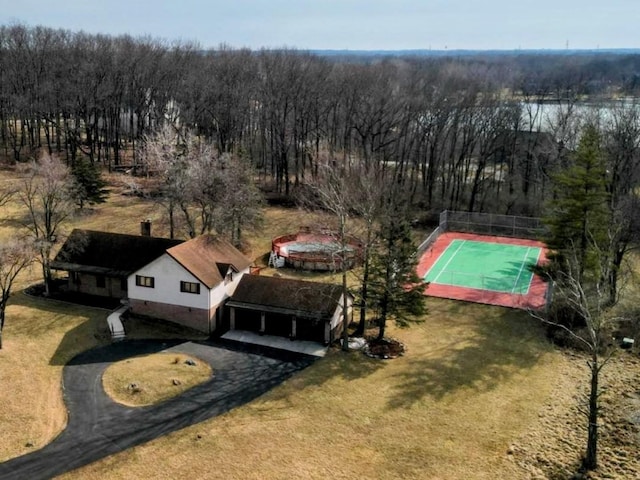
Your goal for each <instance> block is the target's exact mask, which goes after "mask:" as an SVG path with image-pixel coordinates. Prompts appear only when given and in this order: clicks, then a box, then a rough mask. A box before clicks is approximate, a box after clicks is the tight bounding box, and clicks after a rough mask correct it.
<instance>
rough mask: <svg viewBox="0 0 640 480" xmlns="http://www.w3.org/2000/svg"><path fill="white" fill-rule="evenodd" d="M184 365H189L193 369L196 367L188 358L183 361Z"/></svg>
mask: <svg viewBox="0 0 640 480" xmlns="http://www.w3.org/2000/svg"><path fill="white" fill-rule="evenodd" d="M184 363H185V365H189V366H190V367H195V366H196V362H195V361H194V360H191V359H190V358H187V359H186V360H185V361H184Z"/></svg>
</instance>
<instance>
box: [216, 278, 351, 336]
mask: <svg viewBox="0 0 640 480" xmlns="http://www.w3.org/2000/svg"><path fill="white" fill-rule="evenodd" d="M227 307H228V309H229V328H230V329H231V330H247V331H251V332H257V333H261V334H265V335H277V336H285V337H289V338H291V339H299V340H310V341H316V342H321V343H324V344H329V343H331V342H333V341H334V340H336V339H338V338H339V336H340V334H341V333H342V327H343V322H342V311H343V297H342V288H341V287H340V285H335V284H324V283H317V282H308V281H302V280H290V279H284V278H275V277H264V276H259V275H244V276H243V277H242V278H241V279H240V282H239V284H238V286H237V288H236V289H235V292H234V293H233V295H231V298H230V299H229V301H228V302H227ZM347 308H348V315H349V318H351V315H352V308H353V297H352V296H351V295H349V296H348V298H347Z"/></svg>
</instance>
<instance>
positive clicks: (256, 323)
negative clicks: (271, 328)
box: [235, 308, 260, 332]
mask: <svg viewBox="0 0 640 480" xmlns="http://www.w3.org/2000/svg"><path fill="white" fill-rule="evenodd" d="M235 315H236V330H248V331H250V332H257V331H259V330H260V312H256V311H254V310H241V309H239V308H237V309H236V313H235Z"/></svg>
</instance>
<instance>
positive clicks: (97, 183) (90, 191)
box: [71, 159, 109, 210]
mask: <svg viewBox="0 0 640 480" xmlns="http://www.w3.org/2000/svg"><path fill="white" fill-rule="evenodd" d="M71 173H72V174H73V177H74V179H75V182H74V187H73V189H72V194H73V198H74V200H75V203H76V205H77V206H78V208H80V209H81V210H82V209H83V208H84V206H85V204H87V203H88V204H89V205H95V204H98V203H104V202H105V201H106V200H107V195H108V194H109V190H107V189H106V188H105V187H106V186H107V182H105V181H104V179H103V178H102V175H101V174H100V171H99V170H98V169H97V168H96V166H95V165H93V164H92V163H90V162H89V161H87V160H83V159H78V160H76V162H75V164H74V165H73V168H72V169H71Z"/></svg>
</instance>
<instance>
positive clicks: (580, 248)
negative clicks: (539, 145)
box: [544, 125, 610, 282]
mask: <svg viewBox="0 0 640 480" xmlns="http://www.w3.org/2000/svg"><path fill="white" fill-rule="evenodd" d="M600 142H601V140H600V134H599V132H598V130H597V129H596V127H595V126H593V125H588V126H587V127H586V128H585V129H584V131H583V135H582V138H581V140H580V143H579V145H578V148H577V150H576V152H575V154H574V155H573V157H572V162H571V164H570V165H569V166H567V167H566V168H564V169H563V170H561V171H559V172H558V173H556V174H555V175H554V176H553V178H552V180H553V184H554V197H553V199H552V200H551V201H550V202H549V204H548V208H547V214H546V216H545V219H544V221H545V223H546V224H547V226H548V228H549V234H548V236H547V238H546V243H547V245H548V246H549V248H550V249H551V251H552V252H553V253H552V254H551V255H550V260H551V263H550V266H549V269H548V270H549V273H550V274H551V275H552V276H554V272H555V273H557V272H558V271H559V270H562V269H563V268H564V266H565V264H566V261H567V256H568V254H569V253H571V255H572V256H574V257H575V258H576V259H577V272H576V276H577V278H576V280H577V281H578V282H582V280H583V278H584V276H585V275H586V274H589V273H593V272H594V271H595V270H596V265H595V262H596V259H595V250H596V249H597V248H598V245H602V244H604V243H605V242H606V239H607V227H608V224H609V220H610V215H609V209H608V203H607V199H608V193H607V178H606V174H607V171H606V163H605V156H604V154H603V151H602V148H601V145H600Z"/></svg>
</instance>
